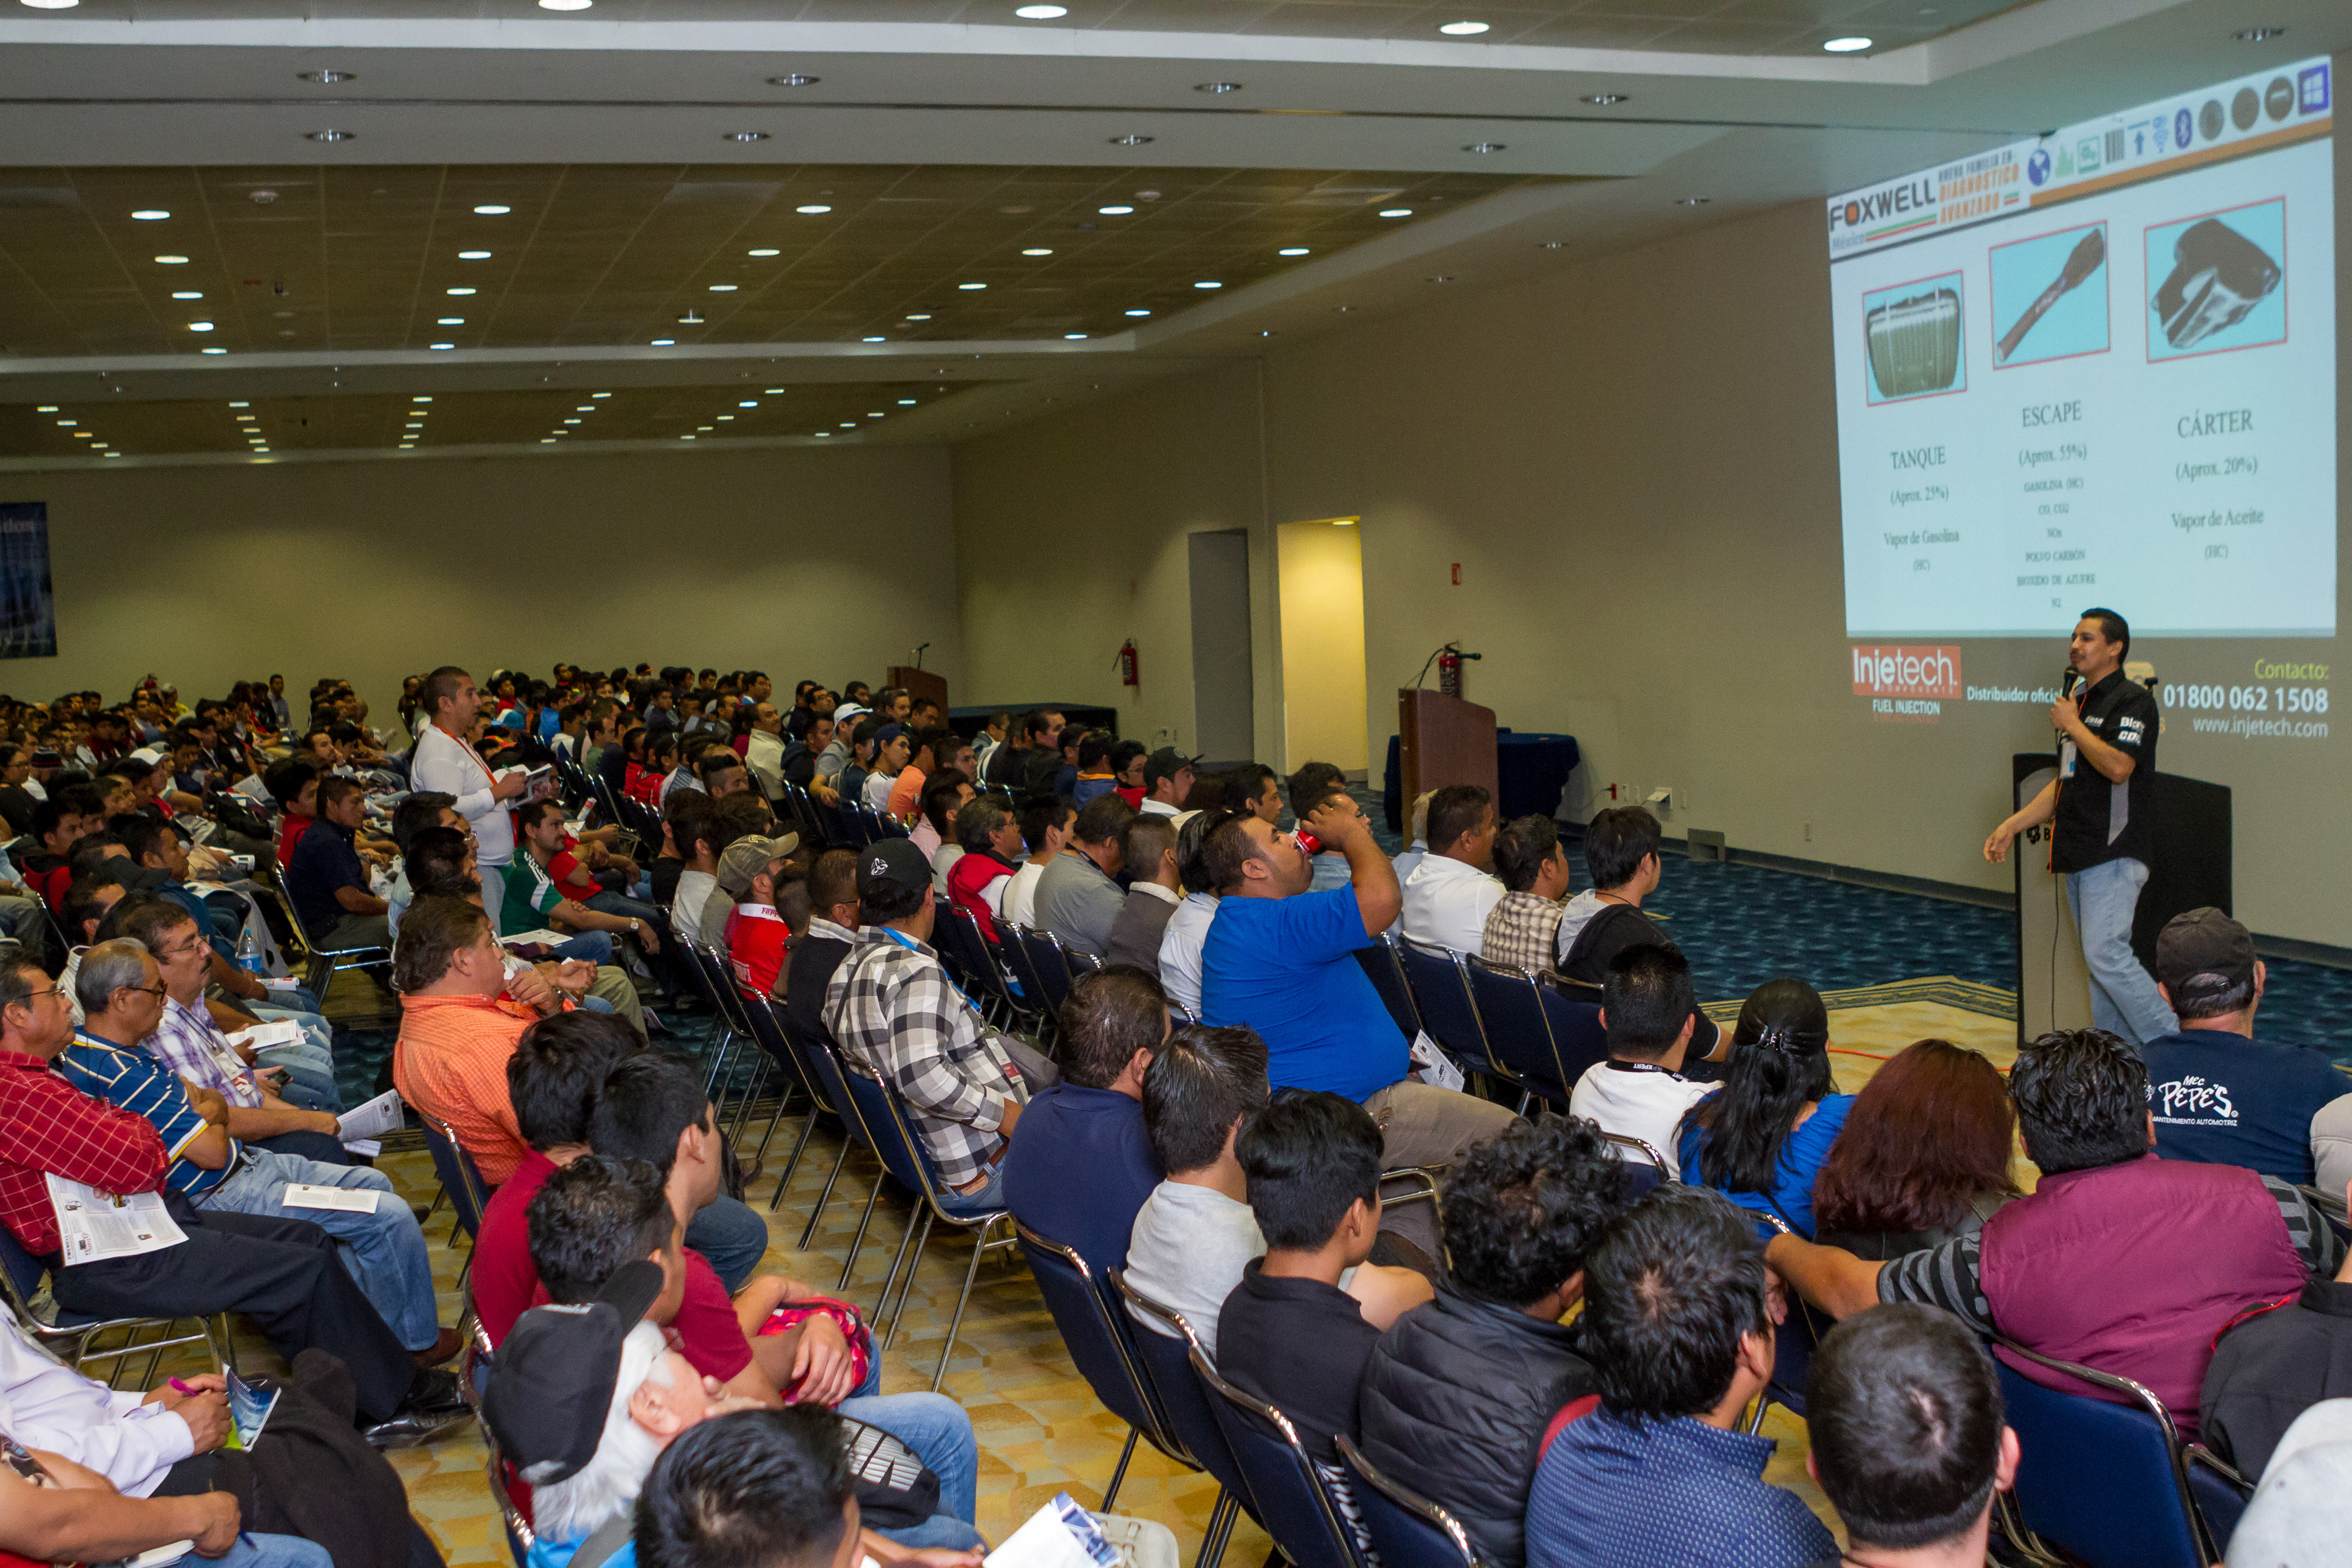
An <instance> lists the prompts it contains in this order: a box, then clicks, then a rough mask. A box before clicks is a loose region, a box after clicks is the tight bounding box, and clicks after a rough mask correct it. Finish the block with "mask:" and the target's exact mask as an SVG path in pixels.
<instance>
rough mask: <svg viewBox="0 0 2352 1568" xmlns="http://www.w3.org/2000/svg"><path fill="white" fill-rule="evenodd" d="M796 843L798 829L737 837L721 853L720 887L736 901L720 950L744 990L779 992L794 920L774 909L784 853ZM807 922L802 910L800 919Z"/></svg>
mask: <svg viewBox="0 0 2352 1568" xmlns="http://www.w3.org/2000/svg"><path fill="white" fill-rule="evenodd" d="M800 842H801V840H800V835H799V834H797V833H787V834H785V835H784V836H783V837H781V838H761V837H756V836H755V837H750V838H739V839H737V840H736V841H735V842H734V843H732V844H730V845H729V846H728V847H727V851H726V853H725V854H723V855H721V856H719V890H720V891H721V892H723V893H725V894H727V895H728V897H729V898H730V899H731V900H733V901H734V908H733V910H732V911H731V912H730V915H729V917H728V921H727V933H726V934H727V946H726V948H725V950H724V951H725V952H726V954H727V960H728V963H730V965H732V966H733V968H734V971H735V980H736V983H737V984H740V986H742V987H743V990H744V993H745V994H747V995H755V996H778V995H781V994H782V992H781V989H780V987H779V986H778V984H777V982H778V980H779V979H781V978H782V976H783V974H784V973H785V971H784V964H785V963H786V962H787V959H788V957H789V953H788V948H789V945H790V939H791V930H792V925H791V922H790V921H788V920H787V919H786V918H785V916H784V915H783V914H782V912H780V911H779V910H778V909H777V904H776V894H777V892H778V890H779V889H782V888H783V887H785V886H786V885H787V884H786V880H785V878H786V868H787V867H788V866H789V865H790V861H789V860H788V859H787V858H786V857H788V856H790V855H791V854H792V852H793V850H795V849H797V848H799V847H800ZM807 923H808V922H807V916H806V913H805V911H804V910H803V915H802V917H801V924H802V925H803V926H805V925H806V924H807Z"/></svg>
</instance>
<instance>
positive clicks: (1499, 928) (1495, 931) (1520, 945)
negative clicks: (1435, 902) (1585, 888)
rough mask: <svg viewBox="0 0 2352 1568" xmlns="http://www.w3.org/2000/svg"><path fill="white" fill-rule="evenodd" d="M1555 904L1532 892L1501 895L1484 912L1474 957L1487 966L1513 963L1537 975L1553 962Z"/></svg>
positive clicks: (1557, 910)
mask: <svg viewBox="0 0 2352 1568" xmlns="http://www.w3.org/2000/svg"><path fill="white" fill-rule="evenodd" d="M1560 908H1561V906H1560V905H1559V902H1558V901H1557V900H1551V899H1539V898H1538V897H1536V896H1535V895H1534V894H1533V893H1505V894H1504V895H1503V897H1502V899H1501V900H1500V901H1499V902H1497V903H1496V905H1495V907H1494V908H1493V909H1491V910H1487V911H1486V931H1484V932H1483V933H1482V934H1481V936H1480V938H1479V944H1478V956H1479V957H1481V958H1483V959H1485V960H1486V962H1487V963H1500V964H1505V965H1510V964H1517V966H1518V967H1519V968H1521V969H1532V970H1534V971H1535V972H1536V973H1538V974H1540V973H1543V972H1544V971H1545V970H1547V969H1549V968H1550V967H1551V966H1552V963H1553V962H1554V959H1555V956H1556V955H1555V954H1554V952H1553V951H1552V942H1553V939H1554V938H1556V937H1557V936H1558V935H1559V916H1560Z"/></svg>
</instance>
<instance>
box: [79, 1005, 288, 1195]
mask: <svg viewBox="0 0 2352 1568" xmlns="http://www.w3.org/2000/svg"><path fill="white" fill-rule="evenodd" d="M58 1071H59V1072H60V1073H63V1074H64V1075H65V1079H66V1081H67V1082H68V1083H69V1084H71V1085H73V1086H74V1087H75V1088H76V1089H79V1090H81V1091H82V1092H83V1093H84V1094H87V1095H89V1097H90V1098H92V1099H93V1100H104V1101H106V1102H107V1103H108V1104H109V1105H111V1106H113V1107H114V1108H115V1109H116V1110H127V1111H129V1112H131V1115H133V1116H138V1117H143V1118H145V1119H146V1121H147V1123H148V1125H149V1126H151V1127H152V1128H154V1129H155V1131H156V1132H157V1134H158V1135H160V1136H161V1137H162V1138H163V1150H164V1152H165V1153H167V1154H168V1155H170V1156H171V1161H172V1166H171V1169H170V1170H169V1171H167V1172H166V1173H164V1178H163V1184H164V1187H165V1188H166V1190H168V1191H171V1192H174V1193H181V1194H185V1195H186V1196H188V1197H191V1198H194V1197H200V1196H202V1195H203V1194H205V1193H208V1192H210V1191H212V1190H213V1189H214V1188H215V1187H217V1186H219V1185H220V1184H222V1183H223V1182H225V1181H226V1180H228V1177H229V1173H230V1172H232V1171H234V1170H236V1162H237V1156H238V1155H239V1154H240V1153H241V1152H243V1151H241V1150H240V1149H239V1148H238V1147H237V1143H236V1140H235V1139H234V1138H232V1139H230V1140H229V1145H228V1159H227V1160H226V1162H225V1163H223V1164H222V1165H221V1168H220V1169H219V1170H217V1171H207V1170H205V1168H204V1167H203V1166H202V1165H199V1164H197V1163H195V1162H194V1161H193V1160H190V1159H188V1158H186V1152H187V1147H188V1145H189V1144H191V1143H193V1142H195V1141H196V1140H197V1139H199V1138H201V1137H203V1136H204V1135H205V1132H206V1131H209V1130H210V1129H211V1126H212V1123H210V1122H208V1121H205V1119H204V1118H203V1117H201V1116H199V1115H197V1114H196V1108H195V1106H194V1104H192V1103H190V1101H189V1100H188V1092H187V1090H186V1089H184V1088H183V1087H182V1086H181V1083H180V1080H179V1079H176V1078H173V1076H172V1075H171V1074H170V1073H169V1072H167V1071H166V1070H164V1068H163V1064H161V1063H160V1062H158V1061H156V1059H155V1058H153V1057H151V1056H149V1055H148V1054H147V1053H146V1052H144V1051H142V1050H134V1049H132V1048H131V1047H127V1046H118V1045H116V1044H115V1043H114V1042H113V1041H111V1040H102V1039H100V1038H99V1037H97V1036H96V1035H93V1034H91V1033H89V1031H88V1030H86V1029H77V1030H75V1031H74V1043H73V1044H72V1045H70V1046H68V1047H66V1052H65V1055H63V1056H61V1057H59V1058H58Z"/></svg>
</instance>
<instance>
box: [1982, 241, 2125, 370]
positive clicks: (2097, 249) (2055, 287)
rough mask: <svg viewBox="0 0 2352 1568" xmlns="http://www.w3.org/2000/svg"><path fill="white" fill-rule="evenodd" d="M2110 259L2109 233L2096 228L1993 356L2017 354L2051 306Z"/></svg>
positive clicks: (2069, 255)
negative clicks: (2108, 254) (2108, 252)
mask: <svg viewBox="0 0 2352 1568" xmlns="http://www.w3.org/2000/svg"><path fill="white" fill-rule="evenodd" d="M2106 258H2107V232H2106V230H2105V229H2103V228H2095V229H2093V230H2092V231H2091V232H2090V233H2088V234H2086V235H2084V237H2082V239H2081V240H2080V241H2079V242H2078V243H2077V244H2076V245H2075V247H2074V250H2073V251H2072V252H2070V253H2069V254H2068V256H2067V258H2066V265H2065V266H2064V267H2063V268H2061V269H2060V271H2059V273H2058V276H2057V278H2056V279H2054V280H2053V282H2052V283H2051V285H2050V287H2049V288H2047V289H2043V290H2042V297H2041V298H2040V299H2038V300H2034V301H2033V303H2032V304H2031V305H2028V306H2027V307H2026V308H2025V314H2023V315H2021V316H2020V317H2018V318H2017V324H2016V325H2015V326H2012V327H2011V328H2010V329H2009V331H2006V332H2003V333H2002V334H2001V337H2000V342H1998V343H1996V344H1994V345H1993V357H1994V358H1995V359H1996V360H2005V359H2007V358H2008V357H2009V356H2010V355H2011V354H2013V353H2016V352H2017V345H2018V344H2020V343H2021V342H2024V341H2025V334H2026V333H2028V332H2030V331H2032V330H2033V324H2034V323H2035V322H2036V321H2040V320H2042V317H2044V316H2046V315H2048V314H2049V313H2050V307H2051V306H2053V305H2055V304H2056V303H2057V302H2058V300H2059V299H2060V297H2061V296H2063V294H2065V292H2066V291H2067V290H2068V289H2073V288H2074V287H2076V286H2077V285H2079V284H2080V283H2081V282H2082V281H2083V280H2084V279H2086V278H2088V277H2090V275H2091V274H2092V273H2094V272H2096V271H2097V270H2098V269H2099V267H2100V264H2101V263H2103V262H2105V260H2106Z"/></svg>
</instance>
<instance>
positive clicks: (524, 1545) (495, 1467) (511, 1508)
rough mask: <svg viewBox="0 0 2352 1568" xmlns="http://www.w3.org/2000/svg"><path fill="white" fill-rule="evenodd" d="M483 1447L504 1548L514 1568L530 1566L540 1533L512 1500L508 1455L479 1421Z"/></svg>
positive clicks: (487, 1426)
mask: <svg viewBox="0 0 2352 1568" xmlns="http://www.w3.org/2000/svg"><path fill="white" fill-rule="evenodd" d="M480 1425H481V1428H482V1447H485V1448H487V1449H488V1450H489V1452H488V1457H487V1458H485V1459H484V1461H483V1465H482V1469H483V1473H484V1474H485V1475H486V1476H487V1477H488V1479H489V1483H490V1498H491V1500H492V1501H494V1502H496V1503H497V1504H498V1505H499V1522H500V1523H501V1524H503V1525H505V1526H506V1532H507V1550H508V1552H511V1553H512V1554H513V1556H514V1562H515V1568H530V1553H531V1551H532V1549H533V1548H534V1547H536V1546H538V1544H539V1533H538V1532H537V1531H534V1530H533V1529H532V1528H531V1522H530V1513H529V1512H528V1511H526V1510H524V1509H523V1508H521V1507H520V1505H519V1504H518V1503H517V1502H516V1500H515V1496H514V1493H513V1491H512V1489H509V1487H508V1485H507V1457H506V1456H505V1455H504V1454H502V1453H500V1452H499V1445H498V1441H497V1439H495V1438H493V1437H492V1436H490V1427H489V1423H488V1422H487V1421H486V1422H483V1423H481V1424H480Z"/></svg>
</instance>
